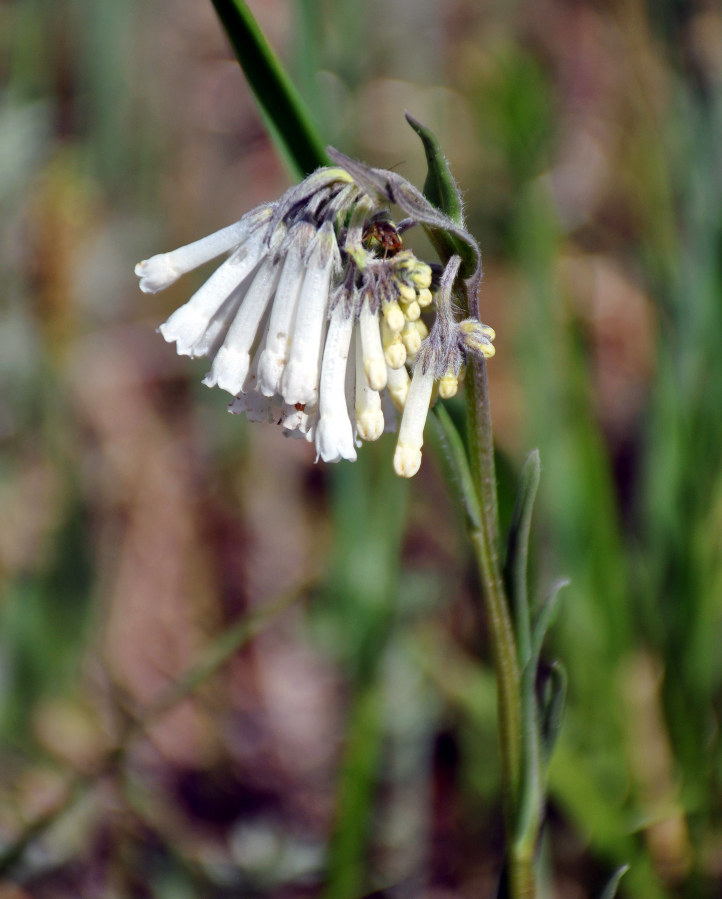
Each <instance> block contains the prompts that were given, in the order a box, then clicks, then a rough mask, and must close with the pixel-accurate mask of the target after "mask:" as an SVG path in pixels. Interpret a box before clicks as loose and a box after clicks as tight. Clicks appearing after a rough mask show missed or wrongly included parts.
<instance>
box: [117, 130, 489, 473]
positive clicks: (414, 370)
mask: <svg viewBox="0 0 722 899" xmlns="http://www.w3.org/2000/svg"><path fill="white" fill-rule="evenodd" d="M328 152H329V155H330V156H331V158H332V159H334V161H335V162H336V165H334V166H327V167H323V168H320V169H318V170H317V171H315V172H314V173H313V174H311V175H309V176H308V177H307V178H306V179H305V180H304V181H302V182H301V183H300V184H298V185H296V186H295V187H292V188H290V189H289V190H288V191H287V192H286V193H285V194H284V195H283V196H282V197H281V198H280V200H278V202H275V203H267V204H264V205H262V206H259V207H258V208H256V209H254V210H252V211H251V212H248V213H247V214H246V215H244V216H243V217H242V218H241V219H240V221H238V222H236V223H235V224H233V225H230V226H229V227H227V228H223V229H222V230H221V231H218V232H216V233H215V234H211V235H210V236H208V237H205V238H203V239H201V240H198V241H196V242H194V243H192V244H189V245H188V246H185V247H181V248H180V249H177V250H173V251H172V252H170V253H161V254H159V255H157V256H152V257H151V258H150V259H146V260H144V261H143V262H140V263H138V265H137V266H136V269H135V271H136V274H137V275H138V276H139V278H140V288H141V290H142V291H143V292H145V293H156V292H157V291H159V290H163V289H164V288H166V287H168V286H169V285H171V284H173V283H174V282H175V281H176V280H177V279H178V278H179V277H180V276H181V275H183V274H185V273H186V272H189V271H191V270H192V269H195V268H197V267H198V266H200V265H202V264H203V263H205V262H207V261H209V260H210V259H215V258H216V257H218V256H221V255H222V254H224V253H228V254H229V255H228V258H227V259H226V261H225V262H224V263H223V264H222V265H221V266H220V267H219V268H218V269H217V270H216V271H215V272H214V274H213V275H211V277H210V278H209V279H208V280H207V281H206V283H205V284H204V285H203V286H202V287H200V289H199V290H197V291H196V293H195V294H194V295H193V296H192V297H191V299H190V300H189V301H188V302H187V303H185V305H183V306H181V307H180V308H179V309H177V310H176V311H175V312H174V313H173V314H172V315H171V316H170V318H169V319H168V320H167V321H166V322H165V323H164V324H162V325H161V326H160V328H159V331H160V333H161V334H162V336H163V337H164V338H165V340H167V341H168V342H169V343H175V344H176V349H177V351H178V353H180V354H182V355H187V356H192V357H196V356H206V357H208V358H209V359H210V360H211V368H210V371H209V372H208V374H207V375H206V377H205V378H204V383H205V384H207V385H208V386H209V387H220V388H221V389H223V390H226V391H228V392H229V393H230V394H231V395H232V396H233V400H232V401H231V403H230V404H229V411H230V412H233V413H241V412H245V414H246V416H247V417H248V419H249V420H251V421H266V422H275V423H277V424H279V425H280V426H281V427H282V429H283V432H284V433H285V434H286V435H288V436H293V437H301V438H303V439H305V440H307V441H309V442H312V443H314V444H315V447H316V458H317V459H319V458H320V459H322V460H323V461H324V462H337V461H339V460H340V459H349V460H354V459H355V458H356V450H357V448H358V447H360V446H361V443H362V441H370V440H377V439H378V438H379V437H380V436H381V434H382V433H383V431H384V430H395V429H396V427H397V421H396V415H397V412H400V413H401V415H402V418H401V425H400V427H399V437H398V443H397V450H396V456H395V457H394V467H395V470H396V472H397V473H398V474H399V475H401V476H403V477H411V476H412V475H414V474H415V473H416V472H417V471H418V468H419V465H420V464H421V445H422V443H423V430H424V423H425V421H426V416H427V413H428V409H429V403H430V401H431V397H432V388H433V385H434V383H438V382H440V381H442V380H443V385H442V388H441V390H440V391H437V393H439V392H440V393H441V395H446V396H448V395H451V389H450V387H449V385H455V384H457V383H458V375H459V372H460V370H461V368H462V366H463V364H464V362H465V361H466V358H467V356H468V355H469V354H470V353H477V354H480V355H483V356H491V355H492V354H493V352H494V348H493V345H492V343H491V339H492V336H493V332H492V331H491V329H490V328H487V327H486V326H485V325H482V324H481V322H479V321H478V320H477V319H476V318H474V317H472V318H467V319H465V320H464V321H463V322H457V321H456V320H455V318H454V313H453V308H454V307H453V303H452V300H451V294H452V289H453V286H454V282H455V279H456V277H457V274H458V272H459V267H460V260H459V257H456V256H455V257H452V259H451V260H449V261H448V264H447V266H446V269H445V270H444V273H443V275H442V277H441V278H439V277H438V276H435V275H434V274H433V271H434V270H433V269H432V267H431V266H430V265H429V264H428V263H426V262H423V261H422V260H420V259H418V258H417V257H416V255H415V254H414V253H413V252H412V251H411V250H409V249H406V248H405V247H404V242H403V240H402V238H401V234H400V232H399V228H397V227H396V225H394V224H393V222H392V221H391V220H390V218H389V208H388V207H389V206H391V205H397V206H399V207H400V208H401V210H402V211H403V212H404V213H405V214H406V216H407V219H406V220H405V222H404V224H403V228H406V227H411V226H413V225H415V224H421V225H423V226H424V227H426V228H431V229H432V230H433V229H436V230H437V231H438V230H447V231H448V232H449V233H450V234H451V235H453V236H454V238H455V239H456V240H457V241H459V240H460V241H461V242H462V243H464V244H465V245H466V246H467V248H469V249H470V252H471V257H472V258H475V259H476V260H477V265H476V269H475V271H474V272H473V274H472V276H471V277H470V278H467V279H466V283H467V286H468V287H469V289H470V295H472V296H473V297H474V299H473V302H474V303H475V296H476V288H477V287H478V283H479V280H480V278H481V265H480V262H479V259H480V255H479V250H478V246H477V245H476V242H475V241H474V239H473V237H471V235H469V234H468V233H467V232H466V231H465V230H464V229H463V228H462V227H461V226H459V225H458V224H456V223H455V222H453V221H452V220H451V219H449V218H448V217H446V216H444V215H443V213H441V212H439V210H438V209H436V208H435V207H433V206H432V205H431V204H430V203H429V202H428V200H426V199H425V198H424V197H423V195H422V194H421V193H420V192H419V191H418V190H416V188H414V187H413V186H412V185H411V184H410V183H409V182H408V181H406V180H405V179H404V178H402V177H401V176H400V175H398V174H396V173H395V172H388V171H385V170H382V169H372V168H368V167H367V166H364V165H362V164H361V163H359V162H356V161H355V160H352V159H349V158H348V157H346V156H343V154H341V153H338V152H337V151H336V150H333V149H332V148H329V150H328ZM436 270H437V273H438V271H440V270H441V267H440V266H437V267H436ZM412 374H413V380H412V377H411V375H412Z"/></svg>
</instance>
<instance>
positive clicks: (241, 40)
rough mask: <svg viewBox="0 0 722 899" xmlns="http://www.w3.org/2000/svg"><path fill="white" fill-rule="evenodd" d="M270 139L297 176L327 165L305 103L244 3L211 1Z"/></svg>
mask: <svg viewBox="0 0 722 899" xmlns="http://www.w3.org/2000/svg"><path fill="white" fill-rule="evenodd" d="M212 2H213V6H214V7H215V10H216V13H217V14H218V18H219V19H220V20H221V24H222V25H223V28H224V29H225V31H226V34H227V35H228V39H229V40H230V42H231V46H232V47H233V50H234V52H235V54H236V58H237V59H238V62H239V63H240V64H241V68H242V69H243V71H244V73H245V75H246V78H247V79H248V83H249V85H250V86H251V89H252V90H253V93H254V94H255V95H256V99H257V100H258V103H259V105H260V107H261V109H262V110H263V112H264V114H265V116H266V119H267V121H268V123H269V124H270V125H271V126H272V131H273V132H274V137H275V138H276V139H277V142H278V143H279V144H280V145H281V147H282V148H283V150H284V153H285V155H286V157H287V159H289V160H291V161H292V162H293V164H294V165H295V167H296V168H297V170H298V173H299V174H301V175H308V174H310V173H311V172H313V171H314V170H315V169H317V168H318V167H319V166H322V165H328V156H327V155H326V151H325V149H324V143H323V141H322V140H321V138H320V136H319V134H318V132H317V130H316V127H315V126H314V124H313V121H312V119H311V116H310V113H309V111H308V109H307V108H306V104H305V103H304V101H303V99H302V98H301V96H300V94H299V93H298V91H297V90H296V88H295V86H294V84H293V82H292V81H291V79H290V78H289V76H288V74H287V73H286V71H285V70H284V69H283V67H282V66H281V64H280V63H279V61H278V59H277V57H276V55H275V54H274V52H273V50H272V49H271V47H270V46H269V44H268V41H267V40H266V38H265V36H264V34H263V32H262V31H261V29H260V28H259V27H258V23H257V22H256V20H255V19H254V18H253V15H252V13H251V11H250V10H249V9H248V7H247V6H246V4H245V3H244V0H212Z"/></svg>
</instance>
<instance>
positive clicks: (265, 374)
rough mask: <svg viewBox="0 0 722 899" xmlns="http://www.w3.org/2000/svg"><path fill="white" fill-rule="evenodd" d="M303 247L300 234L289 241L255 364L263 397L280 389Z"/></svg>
mask: <svg viewBox="0 0 722 899" xmlns="http://www.w3.org/2000/svg"><path fill="white" fill-rule="evenodd" d="M305 247H306V240H305V239H304V236H302V235H301V234H299V235H297V238H296V239H295V240H293V241H292V242H291V245H290V247H289V249H288V255H287V256H286V260H285V262H284V263H283V271H282V272H281V278H280V281H279V282H278V290H277V291H276V296H275V297H274V300H273V306H272V307H271V317H270V320H269V324H268V338H267V340H266V345H265V348H264V350H263V352H262V353H261V358H260V360H259V364H258V389H259V390H260V391H261V393H263V394H265V395H266V396H273V394H274V393H278V392H279V388H280V384H281V376H282V375H283V370H284V368H285V367H286V362H287V361H288V356H289V352H290V349H291V332H292V329H293V321H294V318H295V315H296V308H297V305H298V299H299V296H300V293H301V287H302V285H303V276H304V267H303V259H302V256H303V252H304V250H305Z"/></svg>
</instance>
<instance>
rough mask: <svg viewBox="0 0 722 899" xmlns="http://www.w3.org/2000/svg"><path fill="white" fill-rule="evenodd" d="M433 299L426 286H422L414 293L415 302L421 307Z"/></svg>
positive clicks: (428, 304) (427, 304)
mask: <svg viewBox="0 0 722 899" xmlns="http://www.w3.org/2000/svg"><path fill="white" fill-rule="evenodd" d="M433 299H434V298H433V296H432V295H431V291H430V290H429V289H428V287H422V288H421V290H419V292H418V293H417V295H416V302H417V303H418V304H419V306H421V307H422V308H424V307H426V306H430V305H431V302H432V300H433Z"/></svg>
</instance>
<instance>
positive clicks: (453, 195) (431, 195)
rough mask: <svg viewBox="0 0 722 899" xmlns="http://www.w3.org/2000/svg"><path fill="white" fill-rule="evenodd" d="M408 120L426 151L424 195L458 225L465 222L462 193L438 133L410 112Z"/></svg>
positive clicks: (407, 115)
mask: <svg viewBox="0 0 722 899" xmlns="http://www.w3.org/2000/svg"><path fill="white" fill-rule="evenodd" d="M406 121H407V122H408V123H409V125H411V127H412V128H413V129H414V131H415V132H416V133H417V134H418V135H419V137H420V138H421V142H422V143H423V145H424V152H425V153H426V163H427V165H428V173H427V175H426V181H425V182H424V196H425V197H426V199H427V200H429V202H430V203H433V204H434V206H436V207H437V209H440V210H441V211H442V212H445V213H446V215H448V216H449V218H451V219H453V220H454V221H455V222H456V224H457V225H463V224H464V216H463V214H462V205H461V195H460V193H459V188H458V187H457V185H456V181H455V180H454V176H453V175H452V174H451V169H450V168H449V161H448V160H447V158H446V157H445V156H444V154H443V152H442V150H441V146H440V144H439V141H438V140H437V138H436V135H435V134H434V132H433V131H431V129H430V128H427V127H426V126H425V125H422V124H421V122H419V121H417V120H416V119H415V118H414V117H413V116H412V115H410V114H409V113H408V112H407V113H406Z"/></svg>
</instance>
